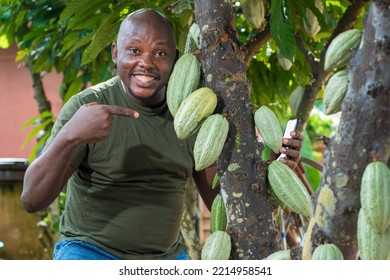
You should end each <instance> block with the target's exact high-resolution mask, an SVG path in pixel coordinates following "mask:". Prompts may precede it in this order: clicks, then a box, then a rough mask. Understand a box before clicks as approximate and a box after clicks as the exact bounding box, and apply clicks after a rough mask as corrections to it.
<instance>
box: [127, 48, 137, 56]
mask: <svg viewBox="0 0 390 280" xmlns="http://www.w3.org/2000/svg"><path fill="white" fill-rule="evenodd" d="M127 51H128V52H129V53H130V54H131V55H136V54H139V53H140V50H139V49H138V48H129V49H128V50H127Z"/></svg>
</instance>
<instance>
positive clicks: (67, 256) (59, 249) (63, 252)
mask: <svg viewBox="0 0 390 280" xmlns="http://www.w3.org/2000/svg"><path fill="white" fill-rule="evenodd" d="M189 259H190V258H189V256H188V254H187V249H186V250H184V251H183V252H181V253H180V254H179V255H177V256H176V258H175V259H174V260H189ZM53 260H119V258H117V257H115V256H114V255H112V254H110V253H107V252H106V251H104V250H102V249H100V248H99V247H97V246H95V245H93V244H91V243H88V242H85V241H81V240H76V239H67V240H61V241H59V242H58V243H57V244H56V245H55V246H54V253H53Z"/></svg>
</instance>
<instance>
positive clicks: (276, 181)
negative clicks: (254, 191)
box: [267, 160, 313, 217]
mask: <svg viewBox="0 0 390 280" xmlns="http://www.w3.org/2000/svg"><path fill="white" fill-rule="evenodd" d="M267 177H268V181H269V183H270V185H271V188H272V191H273V192H274V194H275V195H276V196H277V197H278V198H279V200H280V201H282V203H283V204H285V205H286V206H287V207H288V208H290V209H291V210H293V211H295V212H296V213H298V214H300V215H303V216H305V217H312V216H313V202H312V200H311V197H310V195H309V192H308V191H307V189H306V187H305V186H304V185H303V183H302V181H301V180H300V179H299V178H298V176H297V175H296V174H295V173H294V171H292V170H291V168H290V167H288V166H287V165H286V164H284V163H282V162H280V161H277V160H274V161H273V162H272V163H271V164H270V165H269V166H268V172H267Z"/></svg>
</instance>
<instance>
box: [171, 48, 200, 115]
mask: <svg viewBox="0 0 390 280" xmlns="http://www.w3.org/2000/svg"><path fill="white" fill-rule="evenodd" d="M199 80H200V62H199V60H198V58H197V57H196V56H195V55H193V54H191V53H185V54H183V55H182V56H181V57H180V58H179V59H178V60H177V62H176V63H175V66H174V67H173V70H172V74H171V76H170V77H169V81H168V85H167V105H168V109H169V111H170V112H171V114H172V116H175V115H176V112H177V110H178V108H179V106H180V104H181V103H182V102H183V100H184V99H185V98H186V97H187V96H188V95H189V94H190V93H191V92H193V91H195V90H196V89H197V88H198V86H199Z"/></svg>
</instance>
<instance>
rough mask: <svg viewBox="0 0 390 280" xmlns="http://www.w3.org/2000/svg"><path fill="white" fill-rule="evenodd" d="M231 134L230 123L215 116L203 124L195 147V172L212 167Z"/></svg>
mask: <svg viewBox="0 0 390 280" xmlns="http://www.w3.org/2000/svg"><path fill="white" fill-rule="evenodd" d="M228 132H229V122H228V121H227V119H226V118H225V117H224V116H222V115H220V114H214V115H211V116H209V117H207V118H206V120H205V121H204V122H203V123H202V125H201V127H200V129H199V132H198V135H197V136H196V140H195V145H194V160H195V170H197V171H199V170H202V169H205V168H207V167H209V166H211V165H212V164H213V163H215V162H216V160H217V159H218V157H219V155H220V153H221V151H222V148H223V145H224V143H225V141H226V138H227V135H228Z"/></svg>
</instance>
